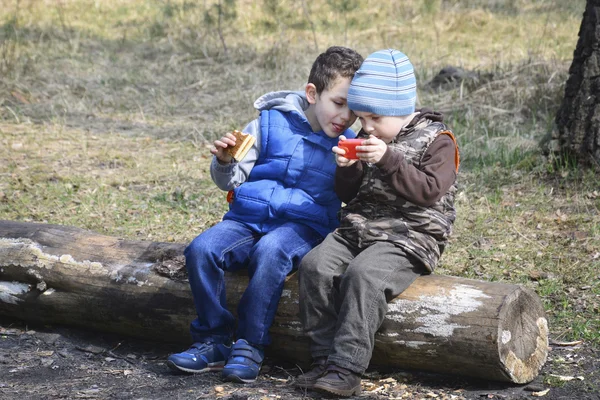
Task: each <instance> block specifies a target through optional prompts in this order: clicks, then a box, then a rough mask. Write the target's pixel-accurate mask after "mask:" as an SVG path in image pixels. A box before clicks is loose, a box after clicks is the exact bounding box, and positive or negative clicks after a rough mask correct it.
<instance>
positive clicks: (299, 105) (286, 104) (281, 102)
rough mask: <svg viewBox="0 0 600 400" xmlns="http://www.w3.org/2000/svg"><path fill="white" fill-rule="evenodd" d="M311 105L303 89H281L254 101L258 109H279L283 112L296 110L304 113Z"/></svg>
mask: <svg viewBox="0 0 600 400" xmlns="http://www.w3.org/2000/svg"><path fill="white" fill-rule="evenodd" d="M308 106H309V103H308V100H306V95H305V93H304V92H303V91H290V90H281V91H278V92H271V93H267V94H265V95H263V96H260V97H259V98H258V99H257V100H256V101H255V102H254V108H256V109H257V110H258V111H264V110H278V111H282V112H290V111H296V112H298V113H300V114H301V115H304V110H306V109H307V108H308Z"/></svg>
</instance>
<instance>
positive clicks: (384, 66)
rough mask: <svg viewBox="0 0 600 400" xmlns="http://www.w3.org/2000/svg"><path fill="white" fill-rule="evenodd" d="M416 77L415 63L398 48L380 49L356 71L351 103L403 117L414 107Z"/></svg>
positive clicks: (355, 107) (361, 108)
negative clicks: (413, 64)
mask: <svg viewBox="0 0 600 400" xmlns="http://www.w3.org/2000/svg"><path fill="white" fill-rule="evenodd" d="M416 100H417V81H416V79H415V73H414V69H413V66H412V64H411V63H410V60H409V59H408V57H407V56H405V55H404V54H403V53H401V52H399V51H398V50H394V49H387V50H380V51H377V52H375V53H373V54H371V55H370V56H368V57H367V58H366V59H365V61H363V63H362V65H361V66H360V68H359V69H358V71H356V74H355V75H354V78H353V79H352V83H351V84H350V89H349V90H348V107H349V108H350V109H351V110H352V111H363V112H369V113H373V114H378V115H387V116H395V117H400V116H403V115H409V114H412V113H413V112H414V111H415V102H416Z"/></svg>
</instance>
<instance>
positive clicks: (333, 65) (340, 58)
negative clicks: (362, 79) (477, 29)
mask: <svg viewBox="0 0 600 400" xmlns="http://www.w3.org/2000/svg"><path fill="white" fill-rule="evenodd" d="M362 62H363V57H362V56H361V55H360V54H358V53H357V52H356V51H354V50H352V49H350V48H348V47H342V46H331V47H330V48H328V49H327V50H326V51H325V52H324V53H321V54H319V56H318V57H317V59H316V60H315V62H314V63H313V65H312V68H311V69H310V74H309V75H308V83H312V84H313V85H315V86H316V88H317V93H318V94H321V93H322V92H323V90H325V89H329V88H330V87H331V85H332V84H333V82H335V80H336V79H337V78H339V77H342V78H350V79H352V77H353V76H354V73H355V72H356V71H357V70H358V68H359V67H360V64H362Z"/></svg>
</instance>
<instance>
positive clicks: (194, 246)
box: [183, 237, 214, 266]
mask: <svg viewBox="0 0 600 400" xmlns="http://www.w3.org/2000/svg"><path fill="white" fill-rule="evenodd" d="M212 247H213V246H210V244H209V243H207V241H206V240H201V239H200V237H197V238H195V239H194V240H192V242H191V243H190V244H189V245H188V246H187V247H186V248H185V250H184V251H183V255H184V256H185V260H186V266H187V265H189V261H193V260H196V259H205V258H206V257H207V256H209V255H211V254H212V253H214V250H213V249H212Z"/></svg>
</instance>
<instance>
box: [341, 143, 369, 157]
mask: <svg viewBox="0 0 600 400" xmlns="http://www.w3.org/2000/svg"><path fill="white" fill-rule="evenodd" d="M364 140H365V139H346V140H341V141H339V142H338V147H339V148H340V149H344V150H346V154H344V157H346V158H347V159H349V160H358V157H357V156H356V146H360V145H361V143H362V142H363V141H364Z"/></svg>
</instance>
